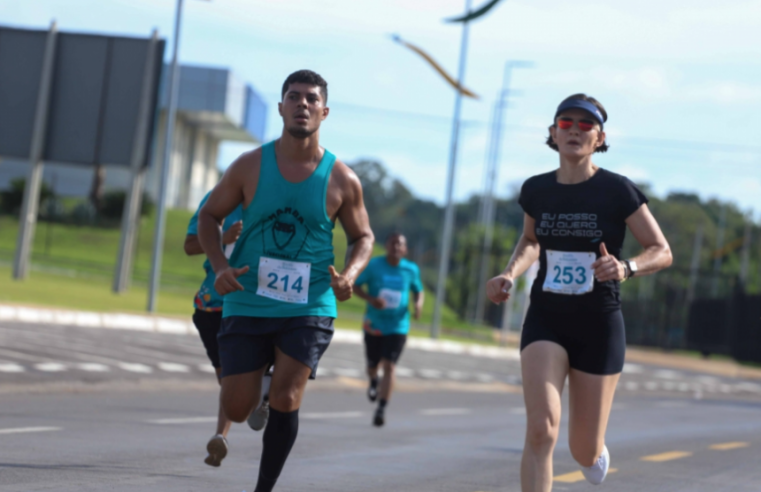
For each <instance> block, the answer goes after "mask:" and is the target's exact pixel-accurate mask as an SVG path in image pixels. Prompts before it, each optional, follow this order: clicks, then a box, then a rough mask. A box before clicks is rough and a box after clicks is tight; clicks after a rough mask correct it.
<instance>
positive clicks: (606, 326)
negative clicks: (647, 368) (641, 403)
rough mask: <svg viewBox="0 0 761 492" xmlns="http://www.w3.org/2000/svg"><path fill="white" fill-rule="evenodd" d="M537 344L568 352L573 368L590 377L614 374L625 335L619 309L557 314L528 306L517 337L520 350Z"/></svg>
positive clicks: (618, 368) (620, 362)
mask: <svg viewBox="0 0 761 492" xmlns="http://www.w3.org/2000/svg"><path fill="white" fill-rule="evenodd" d="M538 341H549V342H555V343H557V344H558V345H560V346H561V347H563V348H564V349H565V351H566V352H567V353H568V361H569V365H570V366H571V368H573V369H577V370H579V371H583V372H587V373H590V374H599V375H606V374H618V373H620V372H621V371H622V370H623V367H624V355H625V354H626V335H625V330H624V317H623V315H622V314H621V310H616V311H611V312H607V313H595V312H583V313H560V312H554V311H546V310H543V309H541V308H540V307H537V306H536V305H534V304H532V305H531V306H529V309H528V313H527V314H526V321H525V322H524V323H523V333H522V334H521V351H523V349H525V348H526V347H527V346H528V345H530V344H532V343H534V342H538Z"/></svg>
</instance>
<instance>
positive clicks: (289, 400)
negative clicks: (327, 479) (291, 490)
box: [254, 348, 312, 492]
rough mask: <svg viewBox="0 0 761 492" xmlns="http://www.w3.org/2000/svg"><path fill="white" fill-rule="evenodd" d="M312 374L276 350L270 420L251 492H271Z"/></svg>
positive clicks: (295, 430) (296, 426) (292, 438)
mask: <svg viewBox="0 0 761 492" xmlns="http://www.w3.org/2000/svg"><path fill="white" fill-rule="evenodd" d="M311 373H312V370H311V369H310V368H309V366H307V365H306V364H303V363H302V362H299V361H297V360H296V359H294V358H293V357H290V356H288V355H286V354H284V353H283V352H282V351H281V350H280V349H279V348H276V349H275V371H274V373H273V374H272V385H271V387H270V398H269V400H270V416H269V422H268V423H267V428H266V429H265V430H264V436H263V439H262V441H263V443H264V445H263V447H262V459H261V464H260V465H259V481H258V483H257V484H256V489H255V491H254V492H271V491H272V489H273V488H274V487H275V483H276V482H277V479H278V477H280V472H281V471H282V470H283V465H285V461H286V459H287V458H288V454H289V453H290V452H291V448H292V447H293V443H294V442H296V435H297V434H298V431H299V407H301V399H302V397H303V396H304V388H306V384H307V380H308V379H309V375H310V374H311Z"/></svg>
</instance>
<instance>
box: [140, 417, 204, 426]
mask: <svg viewBox="0 0 761 492" xmlns="http://www.w3.org/2000/svg"><path fill="white" fill-rule="evenodd" d="M216 421H217V417H179V418H173V419H156V420H147V421H146V422H147V423H149V424H159V425H174V424H205V423H209V422H216Z"/></svg>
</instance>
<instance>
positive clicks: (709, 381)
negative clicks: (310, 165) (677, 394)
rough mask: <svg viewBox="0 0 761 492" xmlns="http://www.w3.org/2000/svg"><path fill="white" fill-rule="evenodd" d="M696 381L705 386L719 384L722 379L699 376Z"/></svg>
mask: <svg viewBox="0 0 761 492" xmlns="http://www.w3.org/2000/svg"><path fill="white" fill-rule="evenodd" d="M695 379H696V380H698V381H700V382H701V383H704V384H719V383H720V382H721V379H719V378H715V377H713V376H698V377H696V378H695Z"/></svg>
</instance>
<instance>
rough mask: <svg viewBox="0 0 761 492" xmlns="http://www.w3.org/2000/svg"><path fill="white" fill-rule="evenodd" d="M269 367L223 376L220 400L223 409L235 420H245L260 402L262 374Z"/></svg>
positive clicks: (228, 416)
mask: <svg viewBox="0 0 761 492" xmlns="http://www.w3.org/2000/svg"><path fill="white" fill-rule="evenodd" d="M266 368H267V366H266V365H264V366H262V367H261V368H260V369H257V370H256V371H253V372H246V373H243V374H232V375H230V376H225V377H223V378H222V392H221V395H220V401H221V403H222V411H223V412H224V413H225V415H227V418H229V419H230V420H232V421H233V422H243V421H244V420H246V419H247V418H248V415H249V414H250V413H251V411H252V410H253V409H254V406H256V404H257V403H259V393H260V392H261V387H262V376H263V375H264V371H265V369H266Z"/></svg>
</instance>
